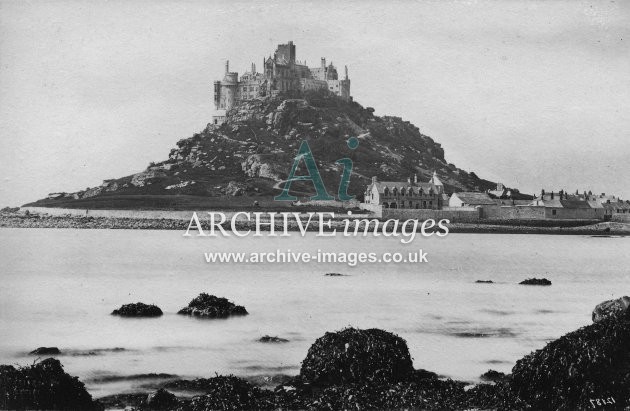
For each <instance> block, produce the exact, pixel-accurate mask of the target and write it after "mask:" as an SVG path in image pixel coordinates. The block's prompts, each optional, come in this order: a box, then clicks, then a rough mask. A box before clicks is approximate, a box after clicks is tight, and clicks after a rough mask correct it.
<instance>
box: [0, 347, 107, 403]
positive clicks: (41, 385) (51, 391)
mask: <svg viewBox="0 0 630 411" xmlns="http://www.w3.org/2000/svg"><path fill="white" fill-rule="evenodd" d="M0 409H4V410H6V409H38V410H42V409H45V410H101V409H102V406H101V405H100V404H99V403H98V402H96V401H93V400H92V396H91V395H90V394H89V393H88V392H87V391H86V390H85V386H84V385H83V383H82V382H81V381H79V379H78V378H77V377H72V376H70V375H68V374H66V372H65V371H64V370H63V366H62V365H61V363H60V362H59V360H57V359H54V358H47V359H45V360H43V361H40V362H37V363H35V364H33V365H30V366H27V367H21V368H15V367H13V366H10V365H0Z"/></svg>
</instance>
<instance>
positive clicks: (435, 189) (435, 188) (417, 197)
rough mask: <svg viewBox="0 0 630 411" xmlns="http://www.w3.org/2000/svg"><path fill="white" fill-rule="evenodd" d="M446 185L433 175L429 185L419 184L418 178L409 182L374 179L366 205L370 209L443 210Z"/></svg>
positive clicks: (366, 192) (366, 195) (368, 187)
mask: <svg viewBox="0 0 630 411" xmlns="http://www.w3.org/2000/svg"><path fill="white" fill-rule="evenodd" d="M444 199H445V194H444V185H443V184H442V182H441V181H440V179H439V178H438V177H437V175H436V174H435V173H433V177H431V180H430V181H429V182H427V183H419V182H418V176H414V178H413V181H412V180H411V178H409V179H407V182H399V181H378V180H377V179H376V177H372V183H371V184H370V185H368V186H367V188H366V190H365V200H364V202H365V204H366V205H367V206H368V207H369V208H375V207H382V208H407V209H432V210H441V209H442V207H443V206H444Z"/></svg>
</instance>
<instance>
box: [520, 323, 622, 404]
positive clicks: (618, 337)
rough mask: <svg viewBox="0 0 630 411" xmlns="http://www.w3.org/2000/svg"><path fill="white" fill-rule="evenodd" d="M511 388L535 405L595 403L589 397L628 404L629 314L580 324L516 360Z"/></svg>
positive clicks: (527, 401) (522, 398) (525, 400)
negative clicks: (579, 326) (578, 326)
mask: <svg viewBox="0 0 630 411" xmlns="http://www.w3.org/2000/svg"><path fill="white" fill-rule="evenodd" d="M510 390H511V391H512V392H513V393H514V394H515V395H516V396H518V397H519V398H520V399H521V400H523V401H524V402H525V403H527V404H528V405H529V406H531V407H532V408H533V409H541V410H547V409H583V408H593V407H594V405H593V403H591V400H598V399H599V400H600V402H601V400H602V399H610V398H612V399H613V401H614V403H616V404H617V405H618V406H623V405H624V404H625V405H630V314H629V313H628V312H626V313H625V314H624V315H622V316H619V317H615V316H611V317H608V318H605V319H603V320H601V321H598V322H596V323H594V324H591V325H589V326H586V327H582V328H580V329H579V330H577V331H573V332H571V333H569V334H567V335H565V336H562V337H560V338H559V339H557V340H555V341H553V342H551V343H549V344H547V346H546V347H545V348H543V349H541V350H538V351H535V352H533V353H532V354H530V355H527V356H525V357H524V358H522V359H521V360H519V361H517V363H516V365H515V366H514V368H513V369H512V376H511V382H510ZM597 403H599V402H596V404H597ZM604 404H610V402H608V403H604Z"/></svg>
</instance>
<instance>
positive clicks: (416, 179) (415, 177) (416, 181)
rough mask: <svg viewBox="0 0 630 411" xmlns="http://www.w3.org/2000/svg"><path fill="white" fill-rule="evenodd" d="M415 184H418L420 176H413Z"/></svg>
mask: <svg viewBox="0 0 630 411" xmlns="http://www.w3.org/2000/svg"><path fill="white" fill-rule="evenodd" d="M413 183H414V184H418V174H414V175H413Z"/></svg>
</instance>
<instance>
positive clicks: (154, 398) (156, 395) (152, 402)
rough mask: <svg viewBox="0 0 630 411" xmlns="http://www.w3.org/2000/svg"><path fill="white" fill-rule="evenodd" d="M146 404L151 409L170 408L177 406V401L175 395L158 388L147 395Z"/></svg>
mask: <svg viewBox="0 0 630 411" xmlns="http://www.w3.org/2000/svg"><path fill="white" fill-rule="evenodd" d="M146 404H147V406H148V407H149V408H151V409H152V410H171V409H173V407H175V406H177V404H178V401H177V397H175V395H173V394H171V393H170V392H168V391H166V390H165V389H164V388H160V389H159V390H157V391H155V392H152V393H151V394H149V395H148V396H147V401H146Z"/></svg>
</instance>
